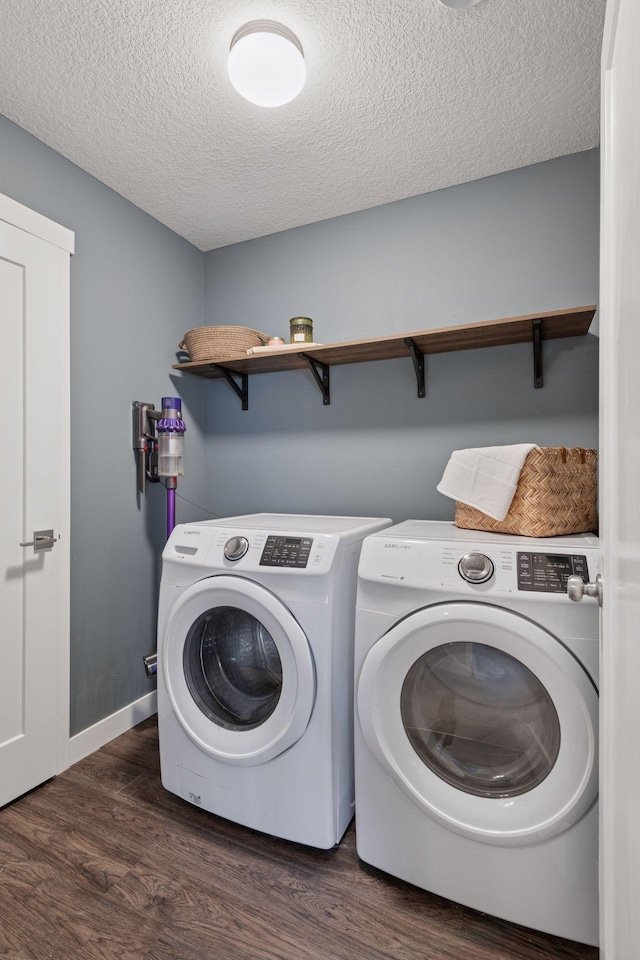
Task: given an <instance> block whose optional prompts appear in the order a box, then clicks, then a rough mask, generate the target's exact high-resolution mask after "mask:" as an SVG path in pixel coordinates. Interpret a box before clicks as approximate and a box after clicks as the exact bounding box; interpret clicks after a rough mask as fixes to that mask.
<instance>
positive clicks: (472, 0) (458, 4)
mask: <svg viewBox="0 0 640 960" xmlns="http://www.w3.org/2000/svg"><path fill="white" fill-rule="evenodd" d="M440 3H441V4H442V6H443V7H449V9H450V10H466V9H467V8H468V7H475V5H476V3H480V0H440Z"/></svg>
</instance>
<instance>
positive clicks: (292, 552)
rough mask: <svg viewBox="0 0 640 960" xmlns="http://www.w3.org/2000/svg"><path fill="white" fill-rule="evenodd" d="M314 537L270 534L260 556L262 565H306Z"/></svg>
mask: <svg viewBox="0 0 640 960" xmlns="http://www.w3.org/2000/svg"><path fill="white" fill-rule="evenodd" d="M312 544H313V539H312V538H311V537H278V536H274V535H270V536H268V537H267V542H266V543H265V545H264V549H263V551H262V556H261V557H260V566H261V567H298V568H299V567H306V565H307V563H308V561H309V553H310V552H311V546H312Z"/></svg>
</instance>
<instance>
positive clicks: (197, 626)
mask: <svg viewBox="0 0 640 960" xmlns="http://www.w3.org/2000/svg"><path fill="white" fill-rule="evenodd" d="M183 667H184V675H185V679H186V681H187V686H188V688H189V692H190V693H191V696H192V697H193V699H194V700H195V702H196V704H197V705H198V707H199V708H200V710H201V711H202V712H203V713H204V714H205V716H207V717H208V718H209V719H210V720H212V721H213V722H214V723H216V724H218V726H220V727H224V728H225V729H227V730H250V729H252V728H254V727H257V726H259V725H260V724H261V723H264V722H265V720H266V719H267V718H268V717H270V716H271V714H272V713H273V711H274V710H275V708H276V706H277V704H278V700H279V699H280V692H281V690H282V663H281V661H280V655H279V653H278V649H277V647H276V645H275V643H274V641H273V638H272V637H271V634H270V633H269V631H268V630H267V629H266V627H265V626H264V624H262V623H261V622H260V621H259V620H258V619H257V618H256V617H254V616H252V614H250V613H247V611H246V610H241V609H239V608H238V607H230V606H223V607H213V608H212V609H210V610H207V611H206V612H205V613H203V614H201V615H200V616H199V617H198V619H197V620H196V621H195V622H194V623H193V625H192V627H191V629H190V630H189V633H188V634H187V639H186V641H185V645H184V655H183Z"/></svg>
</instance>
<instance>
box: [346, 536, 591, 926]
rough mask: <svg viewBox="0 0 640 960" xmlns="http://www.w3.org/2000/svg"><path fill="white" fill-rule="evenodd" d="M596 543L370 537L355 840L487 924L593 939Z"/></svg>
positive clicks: (361, 604) (362, 605)
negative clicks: (584, 595)
mask: <svg viewBox="0 0 640 960" xmlns="http://www.w3.org/2000/svg"><path fill="white" fill-rule="evenodd" d="M598 570H599V552H598V539H597V537H595V536H591V535H579V536H573V537H554V538H551V539H545V540H536V539H532V538H528V537H512V536H505V535H501V534H491V533H480V532H474V531H470V530H460V529H458V528H457V527H455V526H454V525H453V524H449V523H439V522H428V521H407V522H406V523H402V524H399V525H397V526H394V527H390V528H387V529H386V530H383V531H381V532H380V533H376V534H374V535H373V536H370V537H368V538H367V540H365V543H364V545H363V549H362V554H361V558H360V566H359V577H358V594H357V611H356V648H355V675H356V717H357V721H356V724H355V763H356V844H357V849H358V853H359V855H360V857H361V858H362V859H363V860H364V861H366V862H367V863H369V864H372V865H373V866H375V867H378V868H379V869H381V870H385V871H386V872H388V873H390V874H392V875H393V876H396V877H400V878H402V879H404V880H407V881H408V882H409V883H413V884H416V885H417V886H419V887H422V888H424V889H426V890H429V891H431V892H433V893H436V894H439V895H440V896H443V897H447V898H448V899H450V900H454V901H457V902H458V903H461V904H464V905H466V906H469V907H473V908H475V909H477V910H481V911H484V912H485V913H489V914H493V915H495V916H498V917H502V918H504V919H506V920H510V921H512V922H515V923H519V924H523V925H524V926H528V927H532V928H534V929H537V930H541V931H544V932H547V933H551V934H555V935H557V936H562V937H567V938H569V939H572V940H578V941H581V942H584V943H589V944H597V943H598V810H597V795H598V770H597V767H598V764H597V759H598V755H597V737H598V734H597V730H598V691H597V682H598V652H599V642H598V620H599V617H598V606H597V603H596V602H595V601H594V600H590V599H589V600H586V601H585V602H583V603H573V602H571V600H570V599H569V597H568V596H567V579H568V577H569V576H570V575H572V574H579V575H580V576H581V577H582V578H583V579H584V580H585V581H588V580H593V579H594V578H595V577H596V574H597V573H598Z"/></svg>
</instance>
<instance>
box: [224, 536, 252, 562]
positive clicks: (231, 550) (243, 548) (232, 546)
mask: <svg viewBox="0 0 640 960" xmlns="http://www.w3.org/2000/svg"><path fill="white" fill-rule="evenodd" d="M248 549H249V541H248V540H247V538H246V537H231V539H230V540H227V542H226V543H225V545H224V555H225V557H226V558H227V560H241V559H242V557H244V555H245V553H246V552H247V550H248Z"/></svg>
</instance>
